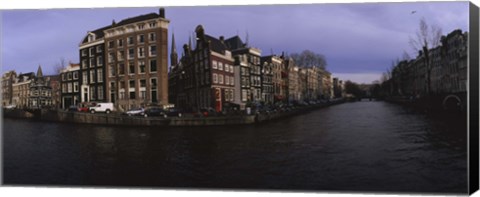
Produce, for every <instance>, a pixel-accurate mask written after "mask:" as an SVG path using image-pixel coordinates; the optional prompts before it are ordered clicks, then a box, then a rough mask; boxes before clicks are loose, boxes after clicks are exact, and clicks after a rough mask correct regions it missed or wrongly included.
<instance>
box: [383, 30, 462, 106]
mask: <svg viewBox="0 0 480 197" xmlns="http://www.w3.org/2000/svg"><path fill="white" fill-rule="evenodd" d="M467 40H468V33H467V32H462V31H461V30H454V31H452V32H451V33H450V34H448V35H447V36H442V38H441V45H439V46H437V47H435V48H432V49H429V50H428V54H425V53H424V52H423V51H419V53H418V56H417V57H416V58H415V59H413V60H404V61H401V62H399V63H398V64H397V65H396V66H395V68H394V69H393V71H392V79H391V81H392V83H391V84H390V86H389V91H388V92H389V94H391V95H401V96H412V97H422V96H425V95H428V94H444V93H460V92H466V88H467V46H468V45H467ZM427 55H428V64H427V62H426V59H427Z"/></svg>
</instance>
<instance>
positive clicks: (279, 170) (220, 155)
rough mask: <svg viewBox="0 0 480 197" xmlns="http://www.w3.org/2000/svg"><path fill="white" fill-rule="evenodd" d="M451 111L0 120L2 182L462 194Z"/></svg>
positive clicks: (463, 174)
mask: <svg viewBox="0 0 480 197" xmlns="http://www.w3.org/2000/svg"><path fill="white" fill-rule="evenodd" d="M452 117H453V116H452ZM452 117H451V118H448V119H438V118H437V117H435V118H431V117H428V116H426V115H424V114H421V113H418V112H415V111H412V110H410V109H406V108H403V107H401V106H399V105H395V104H390V103H386V102H378V101H374V102H368V101H364V102H355V103H344V104H340V105H336V106H331V107H328V108H323V109H319V110H316V111H312V112H309V113H306V114H303V115H299V116H295V117H290V118H286V119H281V120H277V121H271V122H267V123H264V124H258V125H245V126H214V127H213V126H212V127H179V128H145V127H143V128H142V127H110V126H97V125H78V124H77V125H74V124H65V123H47V122H35V121H27V120H19V119H4V121H3V176H4V177H3V178H4V179H3V181H4V184H6V185H43V186H46V185H53V186H83V187H85V186H92V187H104V186H115V187H147V188H195V189H197V188H207V189H215V188H220V189H242V190H243V189H255V190H257V189H262V190H263V189H267V190H276V189H279V190H301V191H310V190H315V191H320V190H321V191H363V192H375V191H376V192H421V193H423V192H426V193H466V192H467V153H466V152H467V149H466V143H467V141H466V123H465V121H459V120H457V119H455V118H454V117H453V118H452Z"/></svg>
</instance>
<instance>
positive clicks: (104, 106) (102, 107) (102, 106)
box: [88, 103, 114, 114]
mask: <svg viewBox="0 0 480 197" xmlns="http://www.w3.org/2000/svg"><path fill="white" fill-rule="evenodd" d="M88 111H90V113H92V114H94V113H96V112H105V113H107V114H109V113H110V112H112V111H114V108H113V103H97V105H95V106H93V107H89V108H88Z"/></svg>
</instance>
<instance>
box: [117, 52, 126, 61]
mask: <svg viewBox="0 0 480 197" xmlns="http://www.w3.org/2000/svg"><path fill="white" fill-rule="evenodd" d="M117 53H118V54H117V55H118V61H123V60H124V58H125V53H123V51H118V52H117Z"/></svg>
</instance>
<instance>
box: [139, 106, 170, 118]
mask: <svg viewBox="0 0 480 197" xmlns="http://www.w3.org/2000/svg"><path fill="white" fill-rule="evenodd" d="M165 115H166V114H165V110H163V108H160V107H151V108H148V109H146V110H145V111H144V112H143V116H144V117H145V118H146V117H150V116H163V117H165Z"/></svg>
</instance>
